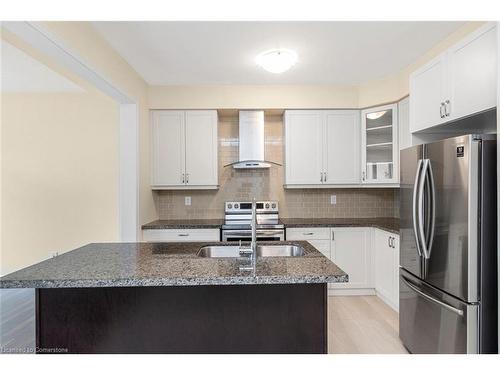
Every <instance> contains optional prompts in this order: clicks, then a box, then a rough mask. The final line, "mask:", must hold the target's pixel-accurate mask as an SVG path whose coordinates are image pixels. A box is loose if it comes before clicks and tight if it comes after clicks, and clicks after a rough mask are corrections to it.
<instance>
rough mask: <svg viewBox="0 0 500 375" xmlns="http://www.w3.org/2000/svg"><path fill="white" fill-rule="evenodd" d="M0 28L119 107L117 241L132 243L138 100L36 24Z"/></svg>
mask: <svg viewBox="0 0 500 375" xmlns="http://www.w3.org/2000/svg"><path fill="white" fill-rule="evenodd" d="M1 26H2V27H3V28H5V29H6V30H8V31H9V32H11V33H13V34H15V35H16V36H17V37H19V38H21V39H22V40H23V41H25V42H26V43H28V44H29V45H30V46H32V47H33V48H35V49H36V50H38V51H40V52H42V53H43V54H45V55H47V56H49V57H51V58H52V59H53V60H54V61H55V62H56V63H58V64H60V65H62V66H64V67H65V68H66V69H68V70H69V71H71V72H72V73H74V74H76V75H77V76H79V77H80V78H82V79H83V80H85V81H87V82H89V83H90V84H92V85H93V86H95V87H96V88H97V89H98V90H100V91H102V92H103V93H105V94H106V95H108V96H109V97H111V98H112V99H113V100H115V101H116V102H117V103H118V105H119V106H120V130H119V143H120V146H119V150H120V151H119V153H120V156H119V159H120V160H119V180H118V181H117V183H118V191H119V193H118V196H119V197H118V212H117V216H118V223H119V224H118V226H119V238H120V241H124V242H135V241H137V238H138V235H139V226H138V212H139V188H138V186H139V184H138V182H139V178H138V175H139V174H138V172H139V167H138V155H139V151H138V145H139V143H138V129H139V117H138V108H137V100H136V99H134V98H132V97H131V96H130V95H129V94H128V93H126V92H125V91H124V90H121V89H119V88H117V87H116V86H115V85H113V84H112V83H111V82H110V80H108V79H107V78H106V77H105V75H103V74H102V73H100V72H99V71H98V70H97V69H95V68H93V67H92V66H91V64H89V63H88V62H87V61H85V59H83V58H82V57H81V56H79V55H78V54H77V53H75V52H74V51H72V50H71V49H70V48H69V47H68V46H67V45H65V44H64V43H63V42H62V41H61V40H60V39H59V38H57V37H56V36H55V35H54V34H52V33H50V32H49V31H48V30H47V29H46V28H44V27H43V26H42V25H41V24H40V23H37V22H2V23H1Z"/></svg>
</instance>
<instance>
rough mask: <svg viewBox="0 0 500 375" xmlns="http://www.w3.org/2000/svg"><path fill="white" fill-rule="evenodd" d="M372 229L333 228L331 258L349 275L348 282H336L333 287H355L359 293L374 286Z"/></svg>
mask: <svg viewBox="0 0 500 375" xmlns="http://www.w3.org/2000/svg"><path fill="white" fill-rule="evenodd" d="M370 229H371V228H332V230H331V231H332V238H331V246H330V249H331V250H330V251H331V254H332V257H331V260H332V262H334V263H335V264H336V265H337V266H339V267H340V268H342V269H343V270H344V271H345V272H346V273H347V274H348V275H349V282H348V283H335V284H332V288H334V289H355V290H357V292H358V293H359V294H364V293H366V291H365V289H370V288H373V282H372V260H371V251H370V247H371V246H370V233H371V232H370ZM353 293H356V292H355V291H353Z"/></svg>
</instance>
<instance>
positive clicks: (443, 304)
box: [401, 276, 464, 316]
mask: <svg viewBox="0 0 500 375" xmlns="http://www.w3.org/2000/svg"><path fill="white" fill-rule="evenodd" d="M401 280H403V282H404V283H405V284H406V285H407V286H408V288H410V289H411V290H413V291H414V292H415V293H417V294H418V295H420V296H422V297H423V298H425V299H427V300H429V301H431V302H434V303H436V304H438V305H439V306H441V307H444V308H445V309H447V310H450V311H451V312H454V313H455V314H457V315H460V316H463V315H464V312H463V310H460V309H457V308H456V307H453V306H450V305H448V304H447V303H444V302H442V301H440V300H438V299H437V298H434V297H431V296H429V295H428V294H425V293H424V292H422V291H421V290H420V289H418V288H417V287H416V286H415V285H413V284H412V283H411V282H410V280H408V279H407V278H406V277H404V276H401Z"/></svg>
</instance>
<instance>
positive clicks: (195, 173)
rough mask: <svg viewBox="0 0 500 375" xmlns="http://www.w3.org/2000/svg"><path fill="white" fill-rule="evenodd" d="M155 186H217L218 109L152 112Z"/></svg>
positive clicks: (171, 187) (182, 187)
mask: <svg viewBox="0 0 500 375" xmlns="http://www.w3.org/2000/svg"><path fill="white" fill-rule="evenodd" d="M151 122H152V132H151V135H152V166H153V167H152V181H151V185H152V187H153V189H213V188H217V184H218V182H217V181H218V171H217V155H218V153H217V112H216V111H163V110H155V111H152V114H151Z"/></svg>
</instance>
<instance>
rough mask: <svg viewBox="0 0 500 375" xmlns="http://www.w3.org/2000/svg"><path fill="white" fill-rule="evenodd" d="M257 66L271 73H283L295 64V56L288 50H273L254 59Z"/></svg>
mask: <svg viewBox="0 0 500 375" xmlns="http://www.w3.org/2000/svg"><path fill="white" fill-rule="evenodd" d="M255 62H256V63H257V65H259V66H261V67H262V68H264V69H265V70H267V71H268V72H271V73H283V72H286V71H287V70H288V69H290V68H291V67H292V66H294V65H295V63H296V62H297V54H296V53H295V52H294V51H291V50H289V49H273V50H270V51H265V52H262V53H261V54H259V55H258V56H257V57H256V58H255Z"/></svg>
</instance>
